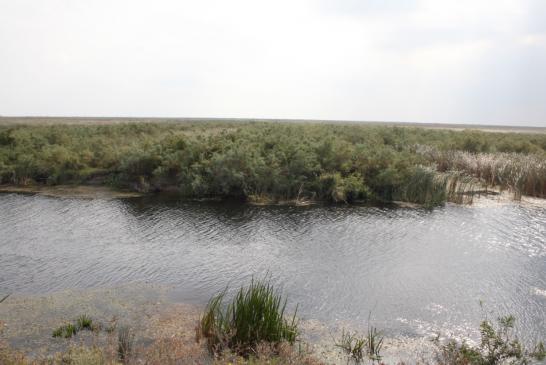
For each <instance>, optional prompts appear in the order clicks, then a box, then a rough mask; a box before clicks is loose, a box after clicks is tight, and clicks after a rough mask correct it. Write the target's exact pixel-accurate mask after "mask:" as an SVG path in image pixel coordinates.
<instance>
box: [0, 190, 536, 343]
mask: <svg viewBox="0 0 546 365" xmlns="http://www.w3.org/2000/svg"><path fill="white" fill-rule="evenodd" d="M0 267H1V268H2V269H1V271H0V294H2V293H6V292H10V293H13V292H14V293H32V294H40V293H49V292H55V291H59V290H63V289H70V288H100V287H110V286H116V285H122V284H126V283H134V282H144V283H153V284H167V285H171V286H173V288H174V290H173V292H172V296H173V298H175V299H176V300H180V301H184V302H189V303H197V304H204V303H206V301H207V300H208V299H209V297H210V296H211V295H212V294H214V293H216V292H218V291H219V290H222V289H223V288H225V287H226V286H227V285H231V287H232V288H233V287H238V286H239V285H240V284H241V283H246V282H248V281H249V280H250V278H251V277H252V275H256V276H258V277H261V276H263V275H265V274H266V273H269V275H270V277H271V280H272V281H273V282H274V283H275V284H277V285H279V286H280V287H282V289H283V291H284V292H285V293H286V294H288V296H289V298H290V301H291V302H292V303H295V302H297V303H299V313H300V315H301V316H302V317H304V318H312V319H318V320H320V321H323V322H325V323H327V324H328V325H331V326H342V325H343V326H345V325H348V324H350V325H354V326H360V325H365V324H366V323H367V321H368V317H369V316H370V312H371V319H372V322H373V323H374V324H375V325H376V326H378V327H379V328H382V329H384V330H385V331H386V332H387V333H388V334H393V335H408V336H425V335H432V334H434V333H435V332H436V331H440V332H442V333H443V334H452V335H454V336H461V337H466V336H470V337H471V338H476V335H477V333H476V332H475V329H476V328H477V326H478V324H479V321H480V320H481V319H482V318H483V317H484V315H485V314H487V313H489V312H492V313H494V315H496V314H513V315H515V316H516V317H517V318H518V329H519V331H520V332H521V333H522V335H523V337H524V338H528V339H530V340H531V339H536V338H546V208H545V207H544V206H543V207H540V206H530V205H521V204H506V205H500V204H498V205H493V206H487V207H464V206H456V205H448V206H446V207H443V208H437V209H434V210H433V211H427V210H421V209H393V208H374V207H346V206H316V207H288V206H283V207H255V206H248V205H241V204H228V203H196V202H181V201H176V200H172V199H163V200H161V199H158V198H136V199H125V200H84V199H68V198H66V199H59V198H47V197H42V196H30V195H17V194H1V195H0ZM480 300H483V301H484V302H485V305H484V307H483V308H482V307H481V306H480V305H479V302H480ZM489 315H490V316H491V314H489Z"/></svg>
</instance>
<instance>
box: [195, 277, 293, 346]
mask: <svg viewBox="0 0 546 365" xmlns="http://www.w3.org/2000/svg"><path fill="white" fill-rule="evenodd" d="M225 296H226V290H224V291H223V292H221V293H220V294H218V295H216V296H214V297H213V298H212V299H211V300H210V301H209V303H208V305H207V307H206V309H205V312H204V314H203V316H202V317H201V319H200V322H199V326H198V338H200V337H204V338H205V339H206V341H207V346H208V348H209V350H210V351H212V352H220V351H222V350H223V349H225V348H228V349H231V350H232V351H235V352H237V353H239V354H242V355H248V354H250V353H251V352H252V351H253V350H255V349H256V346H257V345H258V344H260V343H268V344H272V345H277V344H280V343H282V342H288V343H290V344H293V343H294V342H295V341H296V338H297V336H298V333H299V332H298V323H297V320H296V313H297V308H296V310H295V311H294V313H293V315H292V316H291V318H286V317H285V312H286V303H287V300H286V299H284V300H283V297H282V295H281V294H280V293H279V292H278V291H276V290H275V289H274V288H273V286H272V285H271V284H270V283H269V282H268V281H259V280H258V281H257V280H254V279H252V281H251V283H250V285H249V286H248V287H241V288H240V289H239V291H238V292H237V294H236V295H235V297H234V298H233V299H232V301H231V302H230V303H228V304H227V306H224V299H225Z"/></svg>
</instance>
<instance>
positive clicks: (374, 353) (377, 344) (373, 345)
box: [367, 326, 384, 361]
mask: <svg viewBox="0 0 546 365" xmlns="http://www.w3.org/2000/svg"><path fill="white" fill-rule="evenodd" d="M367 340H368V341H367V347H368V357H369V358H370V359H371V360H373V361H379V360H381V355H380V352H381V348H382V347H383V340H384V337H383V336H382V335H381V333H380V332H379V331H378V330H377V328H375V327H373V326H371V327H369V328H368V337H367Z"/></svg>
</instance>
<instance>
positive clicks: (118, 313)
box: [0, 284, 434, 364]
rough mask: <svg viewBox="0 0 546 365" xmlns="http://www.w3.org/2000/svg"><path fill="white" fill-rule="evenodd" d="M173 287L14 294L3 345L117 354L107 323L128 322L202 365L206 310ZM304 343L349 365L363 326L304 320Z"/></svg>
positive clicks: (43, 351) (404, 352)
mask: <svg viewBox="0 0 546 365" xmlns="http://www.w3.org/2000/svg"><path fill="white" fill-rule="evenodd" d="M169 291H170V288H169V287H167V286H156V285H150V284H132V285H126V286H123V287H117V288H105V289H89V290H65V291H61V292H56V293H52V294H47V295H20V294H12V295H11V296H10V297H9V298H8V299H6V300H5V301H4V302H3V303H2V304H0V347H1V346H6V345H7V346H9V348H11V349H13V350H15V351H18V352H21V353H23V354H25V356H27V357H28V358H34V359H44V358H47V357H52V356H55V354H58V353H61V352H66V351H70V349H73V348H75V347H78V346H87V347H90V348H91V347H98V348H101V349H103V351H106V352H108V351H113V352H115V351H116V344H117V342H116V341H117V337H116V333H115V332H112V333H109V332H108V331H107V330H106V329H108V328H112V329H115V328H121V327H129V328H130V329H131V331H132V333H133V334H134V335H135V347H136V348H138V349H139V350H138V351H140V353H142V354H148V355H149V354H150V353H151V352H154V351H163V350H165V349H168V350H169V351H179V352H181V353H183V354H187V356H188V357H191V358H192V359H196V360H197V359H198V360H199V361H200V362H199V363H212V360H213V359H212V357H211V356H210V355H209V353H208V351H207V350H206V347H205V346H204V344H203V343H197V342H196V341H195V326H196V324H197V321H198V320H199V317H200V314H201V311H202V309H203V308H202V307H200V306H197V305H192V304H186V303H178V302H172V301H170V299H169V295H168V293H169ZM82 314H86V315H88V316H89V317H91V318H92V319H93V321H94V323H95V324H96V325H99V326H100V328H101V330H95V331H80V332H78V334H77V335H76V336H74V337H72V338H70V339H64V338H53V337H52V331H53V330H54V329H55V328H57V327H59V326H61V325H64V324H67V323H70V322H71V321H73V320H74V319H75V318H77V317H78V316H80V315H82ZM300 329H301V343H300V346H302V347H304V348H305V351H307V352H309V354H311V355H312V356H313V357H314V358H316V359H318V360H319V361H322V362H324V363H326V364H345V363H346V361H347V358H346V357H345V355H344V354H343V353H342V352H341V350H340V349H339V348H338V347H337V346H336V345H335V343H336V340H337V339H338V338H339V337H340V335H341V332H342V330H343V329H345V330H361V328H357V327H355V324H354V323H353V324H352V323H339V324H338V325H337V326H335V327H328V326H326V325H325V324H324V323H322V322H320V321H317V320H313V319H305V318H303V319H301V320H300ZM433 353H434V346H433V344H432V342H431V341H430V340H429V339H427V338H409V337H401V338H387V339H385V343H384V346H383V350H382V354H383V359H384V361H386V362H387V363H398V362H400V361H406V362H407V361H412V362H414V361H420V360H423V359H430V358H431V356H432V354H433Z"/></svg>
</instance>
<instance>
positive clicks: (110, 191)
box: [0, 184, 546, 209]
mask: <svg viewBox="0 0 546 365" xmlns="http://www.w3.org/2000/svg"><path fill="white" fill-rule="evenodd" d="M3 193H6V194H9V193H14V194H37V195H41V196H45V197H51V198H75V199H106V200H110V199H127V198H143V197H152V198H153V197H154V196H159V197H167V196H170V195H172V196H173V197H175V198H176V199H180V200H182V201H188V202H225V201H230V202H232V201H236V200H234V199H222V197H204V198H188V197H183V196H181V195H179V194H177V193H176V192H175V191H174V190H172V189H166V190H165V191H159V192H151V193H143V192H138V191H130V190H121V189H115V188H112V187H108V186H104V185H85V184H75V185H26V186H22V185H11V184H3V185H0V194H3ZM508 203H520V204H525V205H529V204H530V205H536V206H546V199H544V198H539V197H533V196H527V195H522V197H521V199H520V200H519V201H518V200H515V199H513V193H511V192H510V191H508V190H501V189H499V188H488V189H487V191H484V190H483V189H481V190H477V191H476V192H474V195H473V198H472V202H470V203H451V202H449V201H446V202H445V204H455V205H460V206H471V207H485V206H491V205H498V204H508ZM240 204H246V205H250V206H256V207H275V206H292V207H312V206H322V205H339V206H371V207H377V206H382V207H385V206H387V207H393V208H403V209H422V208H427V207H426V206H425V205H424V204H418V203H412V202H405V201H398V200H393V201H390V202H370V201H355V202H351V203H346V202H338V203H332V202H329V201H326V200H317V199H299V198H298V199H280V200H276V199H270V198H267V197H259V199H252V198H251V199H249V200H246V201H241V202H240Z"/></svg>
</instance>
